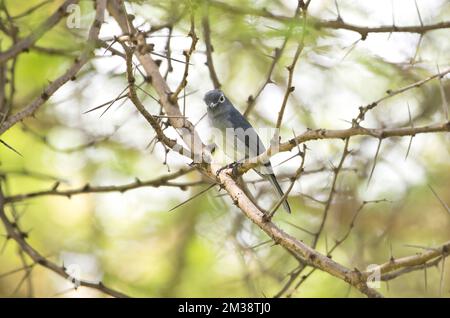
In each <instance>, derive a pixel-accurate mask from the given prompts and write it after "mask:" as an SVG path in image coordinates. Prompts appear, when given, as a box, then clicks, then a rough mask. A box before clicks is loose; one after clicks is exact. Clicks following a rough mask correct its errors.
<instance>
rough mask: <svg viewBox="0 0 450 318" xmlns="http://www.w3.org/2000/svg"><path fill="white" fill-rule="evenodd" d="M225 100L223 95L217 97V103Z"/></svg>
mask: <svg viewBox="0 0 450 318" xmlns="http://www.w3.org/2000/svg"><path fill="white" fill-rule="evenodd" d="M224 101H225V96H223V95H220V97H219V103H223V102H224Z"/></svg>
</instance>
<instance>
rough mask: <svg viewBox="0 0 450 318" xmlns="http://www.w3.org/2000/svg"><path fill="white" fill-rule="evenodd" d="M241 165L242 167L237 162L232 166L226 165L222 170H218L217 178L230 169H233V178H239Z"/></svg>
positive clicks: (231, 164)
mask: <svg viewBox="0 0 450 318" xmlns="http://www.w3.org/2000/svg"><path fill="white" fill-rule="evenodd" d="M240 165H241V163H239V162H236V161H235V162H232V163H230V164H228V165H226V166H223V167H222V168H220V169H218V170H217V172H216V176H217V177H218V176H219V174H220V173H221V172H222V171H223V170H226V169H230V168H231V175H232V176H233V177H237V176H238V175H239V167H240Z"/></svg>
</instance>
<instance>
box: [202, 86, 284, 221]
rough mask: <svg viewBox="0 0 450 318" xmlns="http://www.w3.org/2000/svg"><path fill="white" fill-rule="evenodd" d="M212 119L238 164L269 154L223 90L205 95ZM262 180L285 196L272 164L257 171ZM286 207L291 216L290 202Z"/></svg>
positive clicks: (226, 149) (216, 90) (226, 148)
mask: <svg viewBox="0 0 450 318" xmlns="http://www.w3.org/2000/svg"><path fill="white" fill-rule="evenodd" d="M203 100H204V102H205V104H206V106H207V113H208V118H209V120H210V122H211V125H212V126H213V127H214V128H217V129H218V130H220V132H221V134H222V138H224V140H223V141H224V143H222V144H225V149H223V150H224V152H225V154H226V155H227V156H228V157H230V158H232V160H234V161H237V162H239V161H242V160H244V159H248V158H254V157H257V156H258V155H260V154H262V153H263V152H264V151H266V148H265V147H264V144H263V143H262V141H261V139H260V138H259V136H258V134H257V132H256V131H255V129H254V128H253V127H252V125H251V124H250V123H249V122H248V120H247V119H246V118H245V117H244V116H242V114H241V113H240V112H239V111H238V110H237V109H236V108H235V107H234V106H233V104H232V103H231V102H230V101H229V100H228V98H227V97H226V96H225V95H224V93H223V92H222V91H221V90H218V89H214V90H211V91H209V92H207V93H206V94H205V97H204V98H203ZM254 170H255V171H256V172H257V173H258V174H259V175H260V176H261V177H263V178H265V179H268V180H269V181H270V183H271V184H272V186H273V187H274V188H275V190H276V192H277V195H278V196H279V197H280V198H281V197H282V196H283V195H284V193H283V190H281V187H280V184H279V183H278V181H277V178H276V177H275V175H274V173H273V169H272V165H271V164H270V161H268V162H267V163H265V164H263V165H261V166H258V167H257V168H255V169H254ZM283 207H284V209H285V210H286V211H287V212H288V213H291V208H290V206H289V203H288V202H287V200H284V201H283Z"/></svg>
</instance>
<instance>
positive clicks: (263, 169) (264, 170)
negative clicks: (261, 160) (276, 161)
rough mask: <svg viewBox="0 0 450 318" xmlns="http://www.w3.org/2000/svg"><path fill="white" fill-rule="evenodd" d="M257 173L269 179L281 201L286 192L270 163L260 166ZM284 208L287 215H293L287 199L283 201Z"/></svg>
mask: <svg viewBox="0 0 450 318" xmlns="http://www.w3.org/2000/svg"><path fill="white" fill-rule="evenodd" d="M255 171H256V172H257V173H258V174H259V175H260V176H261V177H263V178H267V179H269V181H270V183H271V184H272V186H273V187H274V188H275V190H276V191H277V195H278V197H279V198H280V199H281V198H282V197H283V196H284V192H283V190H281V187H280V184H279V183H278V180H277V177H275V174H274V173H273V169H272V165H271V164H270V162H268V163H266V164H265V165H263V166H260V167H259V169H258V168H257V169H255ZM283 208H284V209H285V210H286V212H287V213H291V207H290V206H289V203H288V201H287V198H285V199H284V200H283Z"/></svg>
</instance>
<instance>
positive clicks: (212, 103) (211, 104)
mask: <svg viewBox="0 0 450 318" xmlns="http://www.w3.org/2000/svg"><path fill="white" fill-rule="evenodd" d="M216 105H217V104H216V103H214V102H211V103H210V104H209V108H214V107H216Z"/></svg>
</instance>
